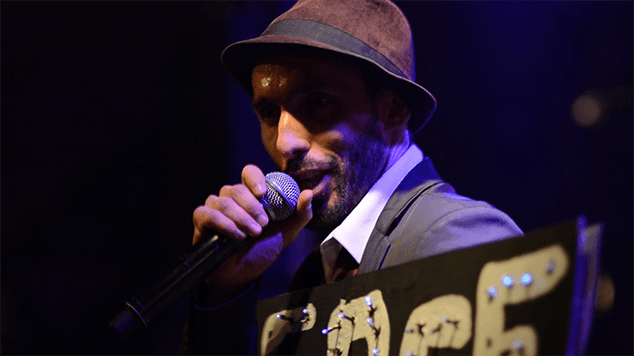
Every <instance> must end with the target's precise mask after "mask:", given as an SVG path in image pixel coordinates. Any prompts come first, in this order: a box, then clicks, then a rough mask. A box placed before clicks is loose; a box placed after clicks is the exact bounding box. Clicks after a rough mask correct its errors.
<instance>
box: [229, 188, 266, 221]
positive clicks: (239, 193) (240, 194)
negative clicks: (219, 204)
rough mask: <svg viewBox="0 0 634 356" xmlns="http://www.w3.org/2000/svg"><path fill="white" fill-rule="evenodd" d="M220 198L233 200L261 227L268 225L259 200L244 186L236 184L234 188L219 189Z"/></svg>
mask: <svg viewBox="0 0 634 356" xmlns="http://www.w3.org/2000/svg"><path fill="white" fill-rule="evenodd" d="M220 196H221V197H224V198H231V199H233V201H235V202H236V203H237V204H238V205H239V206H240V207H241V208H242V209H244V211H246V212H247V213H248V214H249V215H251V217H252V218H253V219H254V220H255V221H257V223H258V224H260V226H261V227H264V226H266V225H267V224H268V223H269V219H268V217H267V216H266V212H265V211H264V208H263V207H262V204H261V203H260V200H259V199H258V198H256V197H255V196H254V195H253V193H251V191H250V190H249V188H247V187H246V186H245V185H243V184H237V185H234V186H224V187H222V189H220Z"/></svg>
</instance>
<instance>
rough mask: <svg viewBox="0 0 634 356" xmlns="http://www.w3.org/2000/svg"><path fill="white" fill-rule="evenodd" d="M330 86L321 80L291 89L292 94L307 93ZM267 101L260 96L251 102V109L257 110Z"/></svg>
mask: <svg viewBox="0 0 634 356" xmlns="http://www.w3.org/2000/svg"><path fill="white" fill-rule="evenodd" d="M327 87H330V86H329V85H328V84H325V83H322V82H315V83H308V84H306V85H304V86H302V87H300V88H298V89H296V90H293V93H292V94H305V93H309V92H311V91H313V90H319V89H323V88H327ZM254 99H255V98H254ZM268 103H269V101H268V100H267V99H266V98H260V99H257V100H254V101H253V102H252V103H251V108H252V109H253V111H257V110H258V109H259V108H261V107H262V106H264V105H266V104H268Z"/></svg>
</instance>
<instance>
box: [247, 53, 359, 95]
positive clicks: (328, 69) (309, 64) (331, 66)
mask: <svg viewBox="0 0 634 356" xmlns="http://www.w3.org/2000/svg"><path fill="white" fill-rule="evenodd" d="M344 79H345V80H344ZM350 81H359V82H362V81H363V79H362V78H361V75H360V73H359V71H358V70H357V69H356V68H352V67H349V66H345V65H340V63H338V62H333V61H329V60H322V58H306V57H299V56H276V57H269V58H267V59H266V60H261V61H260V63H259V64H258V65H256V66H255V67H254V69H253V72H252V85H253V86H254V89H255V87H259V88H271V87H279V86H282V85H301V86H302V87H307V88H308V89H316V88H317V87H319V86H321V87H323V86H330V85H336V84H337V83H340V82H350ZM308 89H307V90H308Z"/></svg>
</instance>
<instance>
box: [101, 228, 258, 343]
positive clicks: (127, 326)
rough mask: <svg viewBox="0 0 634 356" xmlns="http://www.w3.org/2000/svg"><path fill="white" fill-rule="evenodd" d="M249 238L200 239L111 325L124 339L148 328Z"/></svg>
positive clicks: (113, 320) (135, 296) (132, 299)
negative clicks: (164, 275) (166, 273)
mask: <svg viewBox="0 0 634 356" xmlns="http://www.w3.org/2000/svg"><path fill="white" fill-rule="evenodd" d="M249 240H250V239H249V238H246V239H243V240H235V239H232V238H228V237H225V236H221V235H215V236H213V237H212V238H210V239H203V240H201V241H199V242H197V243H196V244H194V246H192V249H191V250H190V251H189V252H187V253H185V254H183V255H182V256H180V263H179V264H178V265H177V266H176V267H175V268H173V269H172V270H171V272H170V273H169V274H168V275H167V276H166V277H165V278H163V279H162V280H161V281H159V282H158V283H154V284H151V285H150V288H148V289H145V290H144V291H142V292H141V293H139V294H137V295H133V296H131V297H130V298H129V299H128V300H127V301H126V302H125V304H126V306H125V307H124V308H123V310H121V311H120V312H119V313H118V314H117V316H116V317H114V318H113V319H112V320H111V321H110V322H109V323H108V324H109V325H110V326H111V327H112V328H113V329H114V331H116V333H117V334H118V336H119V337H121V338H123V340H127V339H129V338H130V337H132V336H133V335H134V334H136V333H137V332H138V331H140V330H144V329H147V328H148V327H149V325H150V323H151V322H152V321H153V320H154V318H155V317H156V316H157V315H159V314H160V313H161V312H163V311H164V310H166V309H167V308H169V307H170V306H172V305H173V304H174V303H176V302H177V301H178V300H179V299H180V298H181V297H183V296H184V295H186V294H187V293H189V291H190V290H192V289H193V288H194V287H195V286H196V285H197V284H198V282H200V281H201V280H202V279H203V278H204V277H206V276H207V275H209V273H210V272H212V271H213V270H214V269H216V268H218V267H219V266H220V265H221V264H222V263H223V262H224V261H226V260H227V259H228V258H229V257H230V256H231V255H233V254H234V253H235V252H236V251H238V250H239V249H240V248H241V247H243V246H244V245H246V244H247V243H248V241H249Z"/></svg>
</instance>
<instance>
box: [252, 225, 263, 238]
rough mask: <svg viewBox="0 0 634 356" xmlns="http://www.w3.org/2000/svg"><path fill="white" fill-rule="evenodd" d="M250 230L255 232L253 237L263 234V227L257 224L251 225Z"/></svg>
mask: <svg viewBox="0 0 634 356" xmlns="http://www.w3.org/2000/svg"><path fill="white" fill-rule="evenodd" d="M250 228H251V231H252V232H253V234H252V235H254V236H257V235H259V234H260V232H262V227H261V226H260V225H259V224H256V223H253V224H250Z"/></svg>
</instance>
